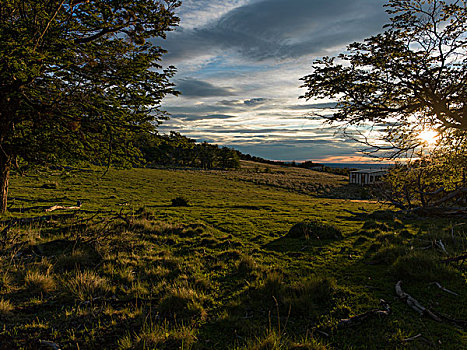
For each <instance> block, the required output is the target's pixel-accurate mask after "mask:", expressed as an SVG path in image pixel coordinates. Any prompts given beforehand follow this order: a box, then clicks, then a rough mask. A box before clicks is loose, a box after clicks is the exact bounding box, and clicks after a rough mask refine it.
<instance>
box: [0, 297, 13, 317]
mask: <svg viewBox="0 0 467 350" xmlns="http://www.w3.org/2000/svg"><path fill="white" fill-rule="evenodd" d="M14 309H15V307H14V306H13V304H12V303H11V301H9V300H5V299H0V315H8V314H10V313H11V311H13V310H14Z"/></svg>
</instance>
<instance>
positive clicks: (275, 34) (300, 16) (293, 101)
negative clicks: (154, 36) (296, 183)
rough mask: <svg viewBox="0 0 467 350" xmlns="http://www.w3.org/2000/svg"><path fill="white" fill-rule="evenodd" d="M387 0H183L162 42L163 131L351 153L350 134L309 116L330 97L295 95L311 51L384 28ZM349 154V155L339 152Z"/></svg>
mask: <svg viewBox="0 0 467 350" xmlns="http://www.w3.org/2000/svg"><path fill="white" fill-rule="evenodd" d="M384 3H385V0H353V1H349V0H185V1H184V2H183V4H182V7H181V11H180V16H181V19H182V21H181V27H180V28H179V29H178V30H177V31H175V32H172V33H170V34H169V35H168V39H167V40H166V41H165V42H164V43H163V44H162V45H163V47H164V48H166V49H167V50H168V55H167V56H166V64H175V65H176V66H177V68H178V74H177V76H176V84H177V88H178V89H179V90H180V91H181V92H182V95H181V96H180V97H178V98H169V99H166V100H165V101H164V108H166V109H167V110H168V111H169V112H170V113H172V114H173V116H174V117H173V118H172V120H170V121H168V122H166V123H165V124H164V125H163V126H162V127H161V131H162V132H166V131H168V130H177V131H180V132H182V133H183V134H186V135H187V136H190V137H193V138H195V139H199V140H206V141H212V142H215V143H219V144H225V145H231V146H235V147H236V148H238V149H240V150H243V151H247V152H249V153H252V154H255V155H260V156H263V157H266V158H271V159H287V160H290V159H295V160H301V159H313V157H314V158H315V159H318V158H325V157H328V156H340V157H349V156H351V155H352V154H355V152H356V151H357V150H358V148H359V147H358V146H357V145H355V144H354V143H352V142H350V141H348V140H344V139H343V138H342V137H341V136H338V135H335V130H336V129H335V128H332V127H329V126H328V125H324V126H323V124H322V123H321V122H320V121H318V120H315V118H310V117H309V116H308V113H309V112H313V111H318V112H319V114H331V113H333V109H334V108H335V103H334V102H333V101H329V100H321V101H308V102H306V101H304V100H299V99H298V97H299V96H300V95H302V94H303V92H304V90H303V89H300V88H299V86H300V83H301V82H300V81H299V78H301V77H303V76H305V75H307V74H308V73H310V67H311V63H312V62H313V60H314V59H315V58H316V57H318V56H321V55H326V54H333V53H336V52H341V51H343V50H345V45H346V44H348V43H350V42H352V41H355V40H362V39H363V38H365V37H368V36H369V35H372V34H375V33H377V32H379V31H381V28H382V26H383V24H384V23H386V22H387V16H386V14H385V12H384V9H383V7H382V5H383V4H384ZM342 159H347V158H342Z"/></svg>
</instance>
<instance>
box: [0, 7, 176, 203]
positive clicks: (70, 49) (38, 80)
mask: <svg viewBox="0 0 467 350" xmlns="http://www.w3.org/2000/svg"><path fill="white" fill-rule="evenodd" d="M178 6H179V2H178V1H176V0H165V1H163V0H106V1H97V0H96V1H93V0H81V1H80V0H44V1H36V0H4V1H2V2H1V4H0V212H5V210H6V208H7V194H8V181H9V173H10V169H11V167H12V165H14V164H17V161H18V160H19V161H21V162H23V163H24V162H27V163H29V164H43V163H51V162H56V161H58V160H61V161H63V162H72V161H74V162H76V161H89V160H91V161H92V162H94V163H98V164H104V163H107V164H109V165H110V163H111V162H113V163H115V162H122V161H124V160H125V159H128V157H131V156H132V155H134V153H135V152H137V151H136V150H135V148H134V146H133V142H132V139H133V135H134V134H135V133H138V132H151V131H153V130H154V128H155V126H156V125H157V124H158V122H159V121H160V120H161V119H164V118H165V113H164V112H163V111H161V110H160V102H161V99H162V98H163V97H164V96H165V95H166V94H175V93H176V92H175V91H174V90H173V84H172V83H171V82H170V78H171V77H172V76H173V74H174V73H175V68H174V67H168V68H165V69H163V68H162V67H161V65H160V64H159V61H160V60H161V57H162V55H163V53H164V50H163V49H162V48H161V47H160V46H158V45H157V44H156V40H157V38H165V33H166V32H167V31H169V30H171V29H172V28H173V27H174V26H175V25H176V24H177V23H178V18H177V17H176V16H175V15H174V10H175V8H176V7H178Z"/></svg>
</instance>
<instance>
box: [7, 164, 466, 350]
mask: <svg viewBox="0 0 467 350" xmlns="http://www.w3.org/2000/svg"><path fill="white" fill-rule="evenodd" d="M346 183H347V181H346V178H345V177H343V176H338V175H331V174H325V173H319V172H313V171H308V170H304V169H291V168H282V167H278V166H268V165H264V164H256V163H252V162H243V164H242V169H240V170H238V171H201V170H181V169H180V170H170V169H131V170H110V171H109V172H108V173H107V174H105V175H104V176H103V170H102V169H68V170H67V169H60V170H48V171H42V172H36V173H31V174H28V176H20V175H18V174H15V175H13V177H12V179H11V185H10V201H9V212H8V213H7V214H5V215H3V216H2V217H1V224H0V268H1V271H2V273H1V276H0V277H1V280H0V325H1V326H2V327H1V328H0V349H42V348H44V349H46V348H53V347H54V346H55V347H57V346H59V348H61V349H97V348H101V349H271V350H272V349H427V348H429V349H464V348H466V347H467V333H466V330H465V327H466V325H467V322H466V320H467V302H466V301H467V288H466V270H465V265H463V261H462V260H459V261H451V262H449V261H445V260H446V259H448V258H450V257H456V256H459V255H461V254H463V253H464V252H465V251H466V245H467V237H466V229H467V225H465V221H463V220H462V219H460V218H458V219H456V218H439V217H437V218H425V217H423V218H420V217H415V216H411V215H407V214H402V213H399V212H397V211H395V210H394V208H391V207H390V206H388V205H386V204H384V203H378V202H376V201H373V200H366V199H358V198H367V197H368V193H366V192H367V191H366V190H365V189H362V188H360V187H351V186H349V185H347V184H346ZM77 201H80V202H81V203H82V205H81V207H80V208H79V209H68V210H67V209H65V210H55V211H52V212H46V209H47V208H50V207H52V206H54V205H62V206H65V207H68V206H75V205H76V203H77ZM185 204H186V205H185ZM464 220H465V219H464ZM297 224H298V225H297ZM464 254H465V253H464ZM398 281H402V289H403V290H404V292H406V293H408V294H410V295H411V296H412V297H413V298H415V299H416V300H418V302H420V304H422V305H423V306H424V307H426V308H428V309H429V310H431V311H433V312H434V313H436V315H438V316H439V318H440V319H439V320H438V321H436V320H434V319H432V318H430V317H429V315H427V314H426V313H425V314H423V315H420V314H419V313H417V312H416V311H415V310H414V309H412V308H411V307H409V306H408V305H407V304H406V303H405V302H404V301H403V300H401V299H400V298H399V297H398V296H397V295H396V292H395V285H396V283H397V282H398ZM440 286H441V287H444V290H443V289H441V288H440ZM375 310H380V311H386V312H384V313H383V312H380V313H377V312H375V313H374V314H371V312H372V311H375ZM365 313H367V314H368V317H366V318H365V317H363V318H361V319H359V318H356V319H355V318H354V319H352V317H354V316H358V315H363V314H365ZM345 319H350V320H355V322H353V321H351V322H347V323H346V322H343V321H342V320H345Z"/></svg>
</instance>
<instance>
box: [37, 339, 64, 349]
mask: <svg viewBox="0 0 467 350" xmlns="http://www.w3.org/2000/svg"><path fill="white" fill-rule="evenodd" d="M39 344H40V345H42V346H47V347H48V348H50V349H53V350H60V349H61V348H60V345H58V344H57V343H54V342H51V341H47V340H39Z"/></svg>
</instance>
